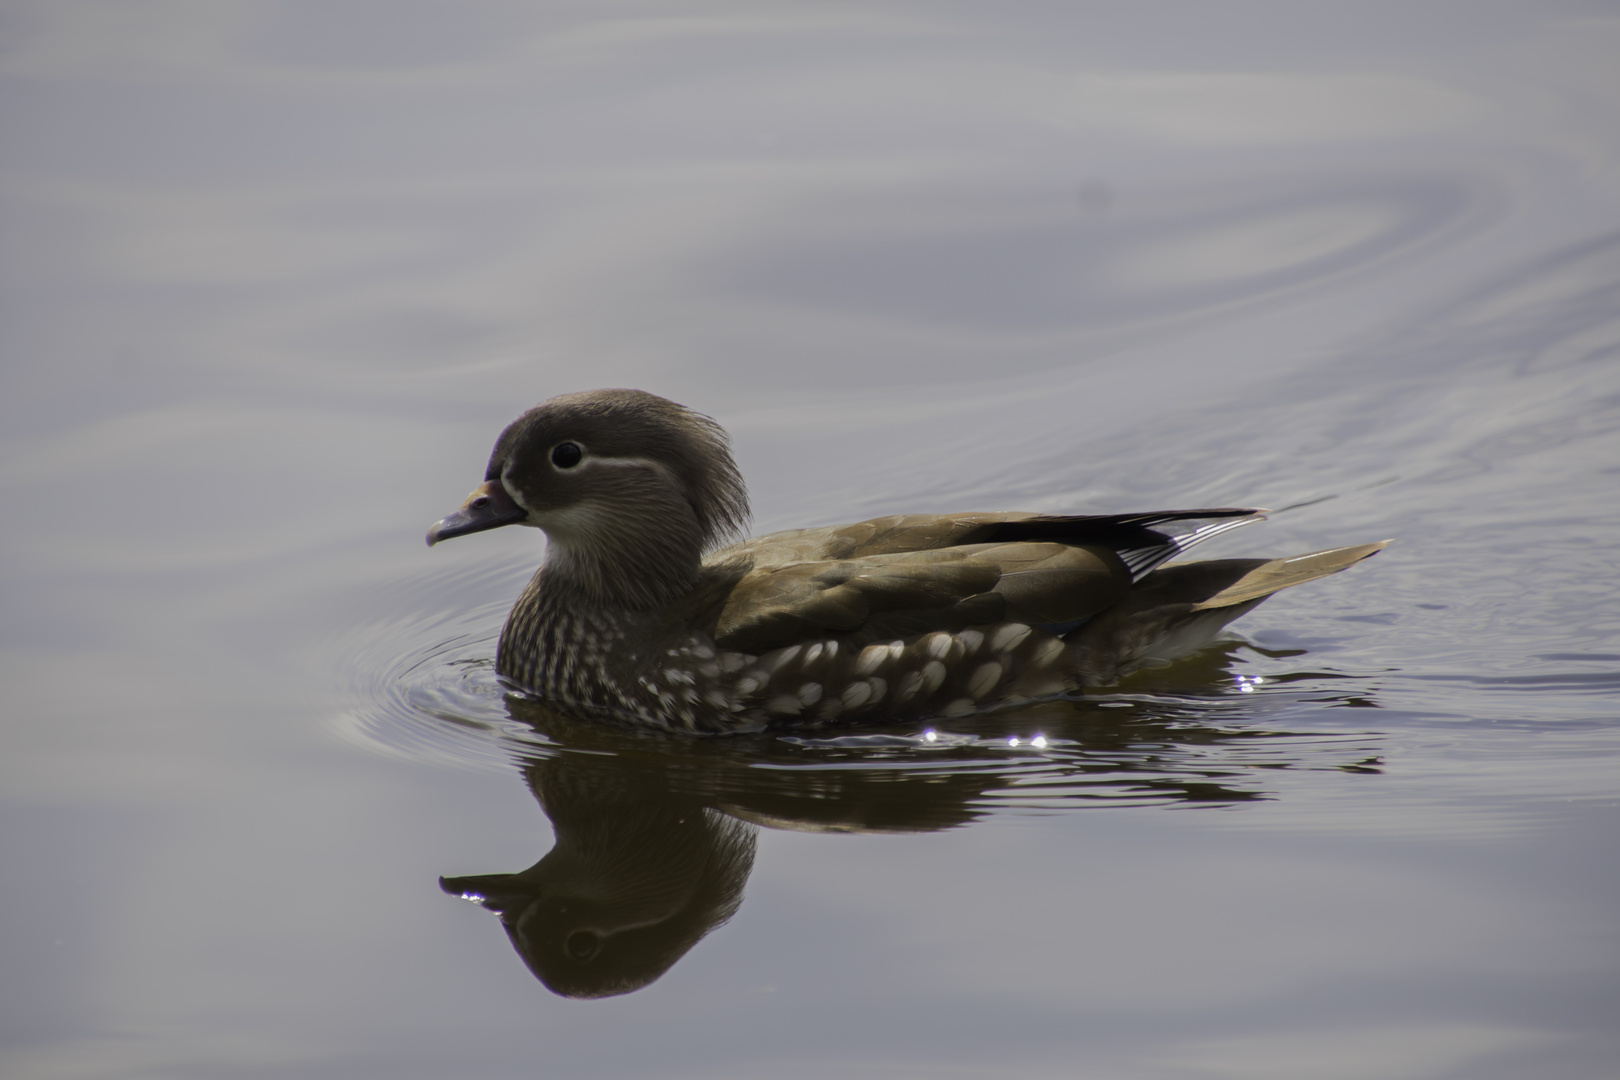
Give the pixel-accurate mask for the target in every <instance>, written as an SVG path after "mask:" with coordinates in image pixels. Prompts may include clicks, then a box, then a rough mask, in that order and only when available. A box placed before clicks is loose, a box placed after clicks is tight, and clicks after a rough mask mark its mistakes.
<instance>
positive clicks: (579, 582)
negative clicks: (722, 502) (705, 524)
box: [540, 536, 703, 611]
mask: <svg viewBox="0 0 1620 1080" xmlns="http://www.w3.org/2000/svg"><path fill="white" fill-rule="evenodd" d="M659 540H660V542H659V543H657V544H652V543H645V542H643V543H636V544H625V545H614V546H611V547H608V546H602V545H595V544H593V545H584V544H573V543H569V542H568V541H567V540H565V539H560V538H556V537H553V538H551V539H550V540H549V542H548V543H547V545H546V558H545V562H544V563H543V564H542V565H541V568H540V577H541V578H542V579H543V580H544V581H545V587H546V589H547V591H550V592H553V593H568V594H570V599H572V600H573V601H574V602H576V603H583V604H585V605H587V606H590V607H596V608H610V609H617V610H619V611H646V610H650V609H654V608H659V607H663V606H664V605H666V604H670V603H673V602H674V601H676V600H678V599H680V598H681V597H682V596H685V595H686V594H687V593H688V592H691V590H692V587H693V586H694V585H696V584H697V580H698V573H699V571H700V570H701V568H702V564H703V555H702V551H701V550H700V549H699V548H698V547H697V546H696V545H684V544H680V543H678V542H676V541H675V539H674V538H672V537H667V536H665V537H660V538H659Z"/></svg>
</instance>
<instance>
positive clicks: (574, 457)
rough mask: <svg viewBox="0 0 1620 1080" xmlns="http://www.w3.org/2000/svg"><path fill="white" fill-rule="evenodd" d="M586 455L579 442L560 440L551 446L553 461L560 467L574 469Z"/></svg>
mask: <svg viewBox="0 0 1620 1080" xmlns="http://www.w3.org/2000/svg"><path fill="white" fill-rule="evenodd" d="M584 456H585V451H583V450H581V449H580V448H579V443H571V442H560V443H558V444H557V445H556V446H553V447H552V448H551V463H552V464H553V465H555V466H557V468H559V469H572V468H573V467H574V466H575V465H578V464H579V459H580V458H582V457H584Z"/></svg>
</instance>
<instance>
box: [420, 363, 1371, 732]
mask: <svg viewBox="0 0 1620 1080" xmlns="http://www.w3.org/2000/svg"><path fill="white" fill-rule="evenodd" d="M1265 514H1266V511H1264V510H1258V509H1253V508H1234V507H1224V508H1215V509H1202V510H1171V511H1153V512H1147V513H1127V514H1102V515H1060V514H1040V513H1018V512H1002V513H986V512H971V513H955V514H896V515H891V516H887V517H877V518H871V519H868V520H866V521H860V522H855V523H853V524H845V525H830V526H820V527H812V528H803V529H792V530H787V531H783V532H773V533H769V534H766V535H763V536H757V537H753V538H744V535H745V529H746V525H747V522H748V520H749V501H748V491H747V487H746V485H745V484H744V481H743V477H742V474H741V472H740V471H739V470H738V468H737V464H736V462H735V461H734V460H733V458H732V454H731V449H730V440H729V438H728V436H727V434H726V432H725V430H724V429H723V428H722V427H721V426H720V425H719V424H718V423H717V422H716V421H714V420H713V419H712V418H710V417H708V416H705V415H703V414H701V413H698V412H696V411H694V410H692V409H690V408H687V407H686V406H684V405H679V404H676V403H675V402H673V401H670V400H668V399H666V398H663V397H659V396H657V395H655V394H651V393H648V392H646V391H642V390H630V389H604V390H591V391H585V392H581V393H573V394H565V395H562V396H560V397H554V398H552V399H550V400H548V401H544V402H542V403H540V404H539V405H536V406H535V407H534V408H532V409H529V410H528V411H527V412H525V413H523V414H522V415H521V416H519V417H518V418H517V419H516V420H514V421H513V422H512V423H511V424H509V425H508V426H507V427H506V429H505V430H504V431H502V432H501V434H500V436H499V438H497V439H496V441H495V447H494V450H493V451H492V452H491V454H490V457H489V463H488V465H487V467H486V468H485V470H484V482H483V483H482V484H480V485H479V486H478V487H476V488H475V489H473V491H472V493H471V494H470V495H468V496H467V498H466V499H465V501H463V502H462V504H461V506H460V507H459V508H458V509H457V510H456V511H455V512H454V513H452V514H450V515H448V516H447V517H444V518H442V519H440V520H439V521H438V522H436V523H434V525H433V526H432V527H431V528H430V529H429V530H428V534H427V542H428V546H429V547H432V546H433V545H435V544H437V543H439V542H440V541H443V540H448V539H451V538H453V537H460V536H466V535H469V534H472V533H477V532H483V531H486V530H490V529H496V528H501V527H504V526H508V525H521V526H528V527H531V528H537V529H540V530H541V531H542V532H544V533H545V535H546V546H545V552H544V556H543V559H542V562H541V565H540V568H539V569H538V570H537V571H536V573H535V574H534V577H533V578H532V579H531V580H530V581H529V583H528V585H527V586H526V587H525V588H524V589H523V591H522V592H521V594H520V595H519V596H518V598H517V600H516V602H515V603H514V604H513V606H512V610H511V613H510V614H509V615H508V616H507V619H506V622H505V625H504V626H503V627H502V629H501V632H500V637H499V639H498V642H497V645H496V655H495V671H496V673H497V674H498V675H499V676H500V677H501V678H502V679H504V680H506V682H507V683H508V684H510V685H511V686H512V687H514V688H515V689H516V690H518V691H520V692H521V693H524V694H527V695H532V696H534V697H535V698H538V699H540V700H543V701H545V702H547V703H549V704H552V705H554V706H557V707H559V708H563V709H566V710H568V711H569V712H570V713H572V714H576V715H580V714H583V715H586V716H590V717H592V718H604V719H611V720H615V721H620V722H628V723H630V724H634V725H648V726H651V727H655V728H661V729H665V730H670V731H680V732H691V733H697V734H728V733H741V732H762V731H766V730H768V729H780V728H820V727H824V726H829V725H857V724H875V723H908V722H915V721H921V720H928V719H937V718H956V717H964V716H968V715H970V714H973V713H978V712H981V711H988V710H992V709H998V708H1004V707H1007V706H1013V705H1018V704H1020V703H1023V702H1028V701H1033V700H1041V699H1049V698H1056V697H1061V696H1063V695H1066V694H1075V693H1084V692H1085V691H1087V690H1094V689H1097V688H1103V687H1108V686H1111V685H1113V684H1116V683H1117V682H1119V680H1120V679H1122V678H1124V677H1125V676H1127V675H1129V674H1130V673H1131V672H1133V671H1136V670H1138V669H1140V668H1143V667H1149V666H1162V665H1163V664H1164V663H1166V662H1169V661H1173V660H1175V659H1176V658H1178V657H1181V656H1185V655H1187V654H1189V653H1191V652H1194V651H1197V650H1198V649H1199V648H1200V647H1202V646H1203V645H1205V644H1207V643H1208V642H1210V641H1211V640H1212V639H1213V638H1214V637H1215V636H1216V635H1217V634H1218V633H1219V632H1220V630H1221V629H1222V628H1223V627H1225V626H1226V625H1227V624H1228V623H1230V622H1231V621H1232V620H1234V619H1236V618H1238V617H1239V616H1241V615H1243V614H1244V613H1246V612H1248V611H1250V610H1251V609H1253V608H1254V607H1255V606H1256V605H1257V604H1259V603H1261V602H1262V601H1263V600H1265V599H1266V597H1268V596H1270V595H1272V594H1273V593H1275V592H1277V591H1279V590H1281V589H1284V588H1288V587H1290V586H1293V585H1298V584H1302V583H1304V582H1307V581H1313V580H1316V579H1317V578H1321V577H1325V576H1327V575H1329V574H1333V573H1337V572H1339V571H1341V570H1344V569H1346V568H1348V567H1350V566H1353V565H1355V564H1356V563H1358V562H1361V561H1362V560H1363V559H1366V558H1368V557H1369V556H1371V555H1373V554H1374V553H1376V552H1377V551H1379V550H1380V549H1382V548H1383V547H1384V546H1385V545H1386V544H1387V543H1388V541H1381V542H1376V543H1368V544H1358V545H1354V546H1350V547H1339V548H1332V549H1329V550H1325V551H1317V552H1312V553H1309V554H1304V555H1295V556H1291V557H1285V558H1243V559H1208V560H1194V561H1172V560H1174V559H1175V558H1176V557H1177V556H1179V555H1181V554H1183V553H1184V552H1185V551H1187V549H1188V548H1190V547H1192V546H1193V545H1195V544H1198V543H1201V542H1203V541H1204V540H1207V539H1209V538H1210V537H1213V536H1218V535H1220V534H1222V533H1225V532H1227V531H1229V530H1231V529H1234V528H1238V527H1240V526H1243V525H1248V524H1251V523H1253V522H1255V521H1259V520H1261V519H1263V518H1264V516H1265Z"/></svg>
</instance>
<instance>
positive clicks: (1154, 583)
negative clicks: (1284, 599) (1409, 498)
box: [1070, 540, 1389, 686]
mask: <svg viewBox="0 0 1620 1080" xmlns="http://www.w3.org/2000/svg"><path fill="white" fill-rule="evenodd" d="M1388 543H1389V541H1388V540H1382V541H1379V542H1378V543H1375V544H1356V545H1354V546H1352V547H1342V548H1332V549H1331V550H1328V551H1315V552H1312V553H1310V554H1308V555H1294V556H1291V557H1289V558H1286V559H1209V560H1202V561H1199V562H1187V563H1173V564H1171V565H1169V566H1164V567H1161V568H1159V569H1157V570H1155V571H1153V572H1152V573H1151V574H1148V575H1147V576H1146V577H1144V578H1142V580H1141V581H1140V582H1138V583H1137V585H1136V587H1135V588H1133V589H1132V590H1131V592H1130V594H1129V595H1128V596H1126V597H1125V599H1123V600H1121V601H1120V602H1119V603H1118V604H1116V605H1114V606H1113V607H1112V608H1109V609H1108V610H1107V611H1105V612H1103V613H1102V614H1100V615H1098V616H1097V617H1096V618H1094V619H1092V620H1091V621H1089V622H1088V623H1086V624H1085V625H1084V626H1083V627H1081V628H1080V629H1079V630H1077V631H1076V632H1075V633H1074V634H1073V635H1072V636H1071V638H1070V641H1071V643H1072V645H1073V646H1074V648H1075V653H1076V654H1077V655H1078V657H1079V661H1080V663H1079V676H1080V681H1081V683H1082V684H1083V685H1085V686H1107V685H1109V684H1111V683H1114V682H1118V681H1119V680H1120V679H1121V678H1122V677H1124V676H1125V675H1128V674H1130V673H1131V672H1132V671H1135V670H1136V669H1138V668H1140V667H1143V666H1146V665H1150V664H1154V663H1156V662H1160V661H1168V660H1174V659H1176V658H1177V657H1180V656H1185V655H1187V654H1188V653H1190V652H1193V651H1195V650H1197V649H1198V648H1200V647H1202V646H1203V645H1205V644H1207V643H1208V642H1209V641H1210V640H1211V639H1212V638H1214V636H1215V635H1216V634H1217V633H1219V632H1220V630H1221V628H1222V627H1224V626H1225V625H1226V624H1227V623H1229V622H1232V621H1233V620H1234V619H1236V618H1238V617H1239V616H1241V615H1242V614H1244V613H1245V612H1247V611H1249V610H1251V609H1253V608H1254V607H1255V606H1256V605H1258V604H1259V603H1260V602H1261V601H1262V600H1264V599H1265V598H1266V597H1268V596H1270V595H1271V594H1272V593H1274V592H1277V591H1278V590H1280V589H1286V588H1288V587H1289V586H1291V585H1299V584H1303V583H1304V582H1307V581H1315V580H1316V579H1317V578H1321V577H1326V576H1327V575H1329V574H1336V573H1338V572H1339V571H1340V570H1344V569H1347V568H1349V567H1351V566H1354V565H1355V564H1356V563H1358V562H1361V561H1362V560H1363V559H1366V558H1368V557H1370V556H1372V555H1374V554H1376V553H1377V552H1379V551H1381V550H1382V549H1383V548H1384V546H1385V545H1386V544H1388Z"/></svg>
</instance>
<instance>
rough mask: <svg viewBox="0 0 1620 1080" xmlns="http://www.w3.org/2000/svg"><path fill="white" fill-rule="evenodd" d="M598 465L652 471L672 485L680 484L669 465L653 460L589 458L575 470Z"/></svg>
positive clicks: (638, 458)
mask: <svg viewBox="0 0 1620 1080" xmlns="http://www.w3.org/2000/svg"><path fill="white" fill-rule="evenodd" d="M598 465H605V466H607V467H608V468H613V469H652V470H653V471H654V472H656V473H658V474H660V475H661V476H663V477H664V479H666V480H669V481H670V482H671V483H678V481H677V480H676V477H675V474H674V472H672V471H671V470H670V467H669V466H668V465H665V464H664V463H663V462H662V461H654V460H653V459H652V458H640V457H590V456H587V457H586V458H585V460H583V461H581V462H580V463H579V464H578V465H576V466H575V469H576V470H578V469H585V468H594V467H596V466H598Z"/></svg>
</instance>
